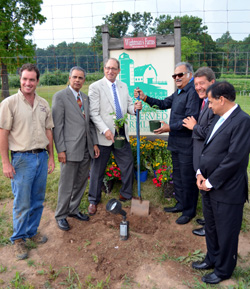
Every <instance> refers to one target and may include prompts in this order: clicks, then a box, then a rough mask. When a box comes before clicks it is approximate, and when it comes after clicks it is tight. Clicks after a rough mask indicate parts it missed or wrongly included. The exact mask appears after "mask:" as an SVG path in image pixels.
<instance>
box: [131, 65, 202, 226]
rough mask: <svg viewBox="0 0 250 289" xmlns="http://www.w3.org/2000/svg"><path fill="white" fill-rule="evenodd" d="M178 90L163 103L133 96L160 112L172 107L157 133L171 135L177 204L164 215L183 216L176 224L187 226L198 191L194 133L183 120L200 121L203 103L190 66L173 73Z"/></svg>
mask: <svg viewBox="0 0 250 289" xmlns="http://www.w3.org/2000/svg"><path fill="white" fill-rule="evenodd" d="M172 77H173V79H174V80H175V83H176V86H177V90H176V91H175V92H174V93H173V94H172V95H170V96H169V97H166V98H165V99H164V100H159V99H155V98H152V97H149V96H146V95H145V94H144V93H143V91H142V90H140V89H135V92H134V95H135V97H137V95H138V93H140V99H142V100H143V101H145V102H146V103H148V104H149V105H150V106H153V105H157V106H158V107H159V109H162V110H164V109H169V108H171V114H170V121H169V124H167V123H165V122H164V121H161V123H162V126H161V128H159V129H157V130H155V131H154V133H155V134H161V133H164V132H169V138H168V149H169V150H170V151H171V153H172V162H173V181H174V191H175V198H176V200H177V203H176V205H175V206H174V207H166V208H164V211H165V212H168V213H178V212H182V215H181V216H180V217H179V218H178V219H177V220H176V223H177V224H180V225H182V224H186V223H188V222H189V221H190V220H191V219H192V218H193V217H194V216H195V215H196V205H197V200H198V188H197V186H196V178H195V172H194V170H193V141H192V131H190V130H189V129H187V128H185V127H183V119H184V118H187V117H190V116H193V117H194V118H195V119H197V118H198V115H199V110H200V100H199V96H198V94H197V92H196V91H195V89H194V81H193V68H192V66H191V65H190V64H189V63H186V62H180V63H178V64H177V65H176V67H175V71H174V74H173V75H172Z"/></svg>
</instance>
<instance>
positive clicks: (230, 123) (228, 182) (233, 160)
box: [192, 81, 250, 284]
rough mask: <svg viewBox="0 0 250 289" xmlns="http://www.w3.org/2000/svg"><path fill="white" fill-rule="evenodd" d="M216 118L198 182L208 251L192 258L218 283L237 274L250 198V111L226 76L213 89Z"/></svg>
mask: <svg viewBox="0 0 250 289" xmlns="http://www.w3.org/2000/svg"><path fill="white" fill-rule="evenodd" d="M207 93H208V101H209V108H211V109H212V110H213V112H214V114H217V115H218V116H220V118H219V119H218V118H217V117H215V118H214V121H213V124H212V125H211V127H210V130H209V133H208V135H207V137H206V139H205V142H204V147H203V149H202V152H201V157H200V163H199V170H198V171H197V186H198V188H199V189H200V190H202V191H201V193H202V203H203V214H204V216H205V220H206V244H207V254H206V257H205V259H204V260H203V261H202V262H201V263H200V262H194V263H193V264H192V266H193V268H194V269H198V270H207V269H212V268H214V271H213V272H212V273H210V274H207V275H204V276H203V277H202V281H203V282H205V283H209V284H217V283H219V282H221V281H222V280H225V279H228V278H230V277H231V275H232V273H233V271H234V268H235V266H236V263H237V250H238V238H239V233H240V228H241V223H242V215H243V207H244V203H245V201H246V200H247V199H248V178H247V166H248V160H249V152H250V116H249V115H248V114H246V113H245V112H243V111H242V110H241V108H240V107H239V106H238V105H237V104H235V102H234V101H235V89H234V87H233V86H232V85H231V84H230V83H228V82H226V81H224V82H217V83H214V84H213V85H212V86H210V87H209V88H208V90H207Z"/></svg>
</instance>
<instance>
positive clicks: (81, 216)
mask: <svg viewBox="0 0 250 289" xmlns="http://www.w3.org/2000/svg"><path fill="white" fill-rule="evenodd" d="M69 217H71V218H75V219H77V220H80V221H89V216H87V215H84V214H82V213H81V212H79V213H77V214H69Z"/></svg>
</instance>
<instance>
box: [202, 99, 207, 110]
mask: <svg viewBox="0 0 250 289" xmlns="http://www.w3.org/2000/svg"><path fill="white" fill-rule="evenodd" d="M205 103H206V102H205V99H203V102H202V105H201V111H202V110H203V108H204V106H205Z"/></svg>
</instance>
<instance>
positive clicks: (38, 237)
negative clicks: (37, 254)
mask: <svg viewBox="0 0 250 289" xmlns="http://www.w3.org/2000/svg"><path fill="white" fill-rule="evenodd" d="M30 240H31V241H33V242H34V243H36V244H44V243H46V242H47V241H48V238H47V237H46V236H43V235H41V234H40V233H37V234H36V235H35V236H33V237H31V238H30Z"/></svg>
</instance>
